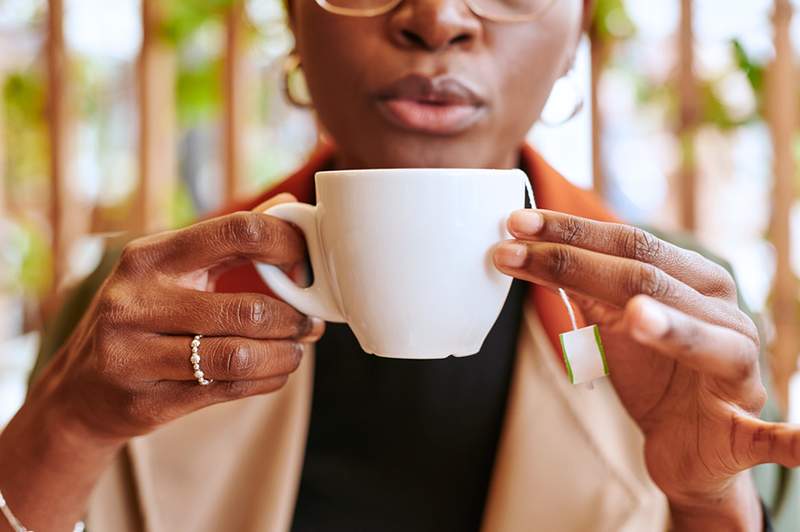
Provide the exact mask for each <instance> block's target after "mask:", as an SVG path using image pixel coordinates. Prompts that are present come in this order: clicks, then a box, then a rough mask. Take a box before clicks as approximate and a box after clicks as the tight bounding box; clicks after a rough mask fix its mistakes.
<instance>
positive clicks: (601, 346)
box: [562, 325, 609, 375]
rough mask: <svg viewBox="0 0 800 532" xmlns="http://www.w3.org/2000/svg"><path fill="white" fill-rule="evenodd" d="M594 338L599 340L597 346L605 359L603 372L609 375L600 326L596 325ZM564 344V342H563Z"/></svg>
mask: <svg viewBox="0 0 800 532" xmlns="http://www.w3.org/2000/svg"><path fill="white" fill-rule="evenodd" d="M594 339H595V341H596V342H597V348H598V349H599V350H600V356H601V357H602V359H603V372H604V373H605V374H606V375H608V374H609V371H608V361H607V360H606V350H605V348H604V347H603V341H602V340H601V339H600V327H598V326H597V325H595V326H594ZM562 346H563V344H562Z"/></svg>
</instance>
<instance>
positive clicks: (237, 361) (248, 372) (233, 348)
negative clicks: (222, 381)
mask: <svg viewBox="0 0 800 532" xmlns="http://www.w3.org/2000/svg"><path fill="white" fill-rule="evenodd" d="M225 352H226V353H227V354H226V355H225V367H224V368H223V369H224V371H225V374H226V375H228V376H229V377H230V378H232V379H247V378H248V377H251V376H252V375H253V374H254V373H255V370H256V358H255V356H253V351H252V350H251V349H250V346H248V345H247V344H246V343H244V342H234V341H231V340H229V341H228V342H227V345H226V346H225Z"/></svg>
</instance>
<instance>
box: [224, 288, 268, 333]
mask: <svg viewBox="0 0 800 532" xmlns="http://www.w3.org/2000/svg"><path fill="white" fill-rule="evenodd" d="M232 306H233V308H232V309H231V310H230V311H229V312H228V314H229V315H230V317H231V318H232V320H233V322H234V323H235V324H236V325H237V326H238V327H239V328H241V329H243V330H245V331H251V330H253V329H256V328H261V327H268V326H269V325H270V322H271V321H272V315H271V313H270V312H269V305H268V303H267V301H266V300H265V298H263V297H261V296H255V295H254V296H243V297H241V298H237V299H236V301H235V302H234V303H233V305H232Z"/></svg>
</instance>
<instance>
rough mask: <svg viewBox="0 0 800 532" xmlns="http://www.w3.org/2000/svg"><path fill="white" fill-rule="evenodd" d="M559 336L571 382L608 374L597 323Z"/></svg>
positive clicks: (574, 382)
mask: <svg viewBox="0 0 800 532" xmlns="http://www.w3.org/2000/svg"><path fill="white" fill-rule="evenodd" d="M559 338H560V339H561V350H562V352H563V354H564V363H565V364H566V366H567V374H568V375H569V380H570V382H571V383H572V384H581V383H584V382H592V381H593V380H595V379H599V378H601V377H605V376H607V375H608V362H607V361H606V353H605V350H604V349H603V342H602V341H601V340H600V329H599V328H598V327H597V325H589V326H588V327H584V328H582V329H576V330H574V331H568V332H565V333H562V334H560V335H559Z"/></svg>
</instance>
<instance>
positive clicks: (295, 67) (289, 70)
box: [283, 52, 312, 109]
mask: <svg viewBox="0 0 800 532" xmlns="http://www.w3.org/2000/svg"><path fill="white" fill-rule="evenodd" d="M283 94H284V96H285V97H286V101H288V102H289V103H291V104H292V105H294V106H295V107H299V108H301V109H309V108H310V107H312V102H311V94H310V93H309V91H308V84H307V83H306V77H305V75H304V74H303V67H302V62H301V61H300V55H298V54H297V52H292V53H290V54H289V55H287V56H286V59H284V61H283Z"/></svg>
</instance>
